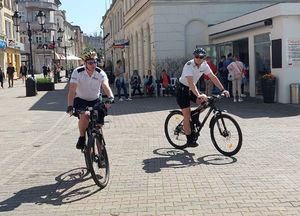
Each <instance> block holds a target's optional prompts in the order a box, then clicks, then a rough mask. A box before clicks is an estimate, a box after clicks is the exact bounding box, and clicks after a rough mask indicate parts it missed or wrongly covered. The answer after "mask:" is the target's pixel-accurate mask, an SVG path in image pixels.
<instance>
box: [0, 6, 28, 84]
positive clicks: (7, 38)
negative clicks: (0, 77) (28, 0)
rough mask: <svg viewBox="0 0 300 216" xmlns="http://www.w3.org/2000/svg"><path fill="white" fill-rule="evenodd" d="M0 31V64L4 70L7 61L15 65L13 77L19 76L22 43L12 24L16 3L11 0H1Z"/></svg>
mask: <svg viewBox="0 0 300 216" xmlns="http://www.w3.org/2000/svg"><path fill="white" fill-rule="evenodd" d="M1 3H2V8H1V10H0V13H1V16H0V17H1V18H0V19H1V27H0V28H1V32H0V65H1V67H2V69H3V71H4V72H6V67H7V66H8V64H9V63H12V65H13V66H14V67H15V69H16V72H17V73H15V78H17V77H18V76H19V69H20V62H21V55H20V52H21V51H22V50H24V44H22V43H20V41H19V37H18V34H17V32H16V28H15V26H14V25H13V20H12V16H13V14H14V11H15V10H16V3H15V1H13V0H4V1H2V2H1Z"/></svg>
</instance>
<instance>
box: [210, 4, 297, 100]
mask: <svg viewBox="0 0 300 216" xmlns="http://www.w3.org/2000/svg"><path fill="white" fill-rule="evenodd" d="M299 26H300V3H280V4H275V5H272V6H269V7H266V8H263V9H260V10H257V11H254V12H252V13H248V14H245V15H243V16H240V17H237V18H235V19H231V20H228V21H226V22H222V23H219V24H217V25H214V26H211V27H209V29H208V32H209V38H210V44H211V45H210V46H211V48H212V49H215V50H216V53H217V54H218V55H219V54H220V53H222V52H223V50H225V49H226V48H227V49H228V51H230V52H233V53H235V54H239V55H240V56H241V58H242V60H243V61H244V62H245V63H246V64H247V65H248V66H249V93H250V96H252V97H260V96H261V75H263V74H265V73H267V72H272V74H274V75H275V76H276V95H275V99H276V101H278V102H280V103H289V102H290V84H292V83H300V73H299V71H300V30H299V28H298V27H299Z"/></svg>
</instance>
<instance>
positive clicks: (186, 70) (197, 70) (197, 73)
mask: <svg viewBox="0 0 300 216" xmlns="http://www.w3.org/2000/svg"><path fill="white" fill-rule="evenodd" d="M210 73H212V70H211V69H210V67H209V65H208V64H207V62H206V61H203V62H202V64H201V65H200V67H198V66H197V65H196V64H195V61H194V59H192V60H190V61H188V62H187V63H186V64H185V65H184V67H183V69H182V74H181V76H180V78H179V82H181V83H182V84H183V85H185V86H189V84H188V81H187V78H186V77H187V76H192V77H193V83H194V84H196V83H197V82H198V80H199V79H200V77H201V76H202V74H206V75H208V74H210Z"/></svg>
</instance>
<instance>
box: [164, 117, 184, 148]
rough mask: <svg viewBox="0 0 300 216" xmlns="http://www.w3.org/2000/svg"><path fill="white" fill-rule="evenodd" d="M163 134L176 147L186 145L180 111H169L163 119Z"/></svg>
mask: <svg viewBox="0 0 300 216" xmlns="http://www.w3.org/2000/svg"><path fill="white" fill-rule="evenodd" d="M165 135H166V137H167V139H168V141H169V143H170V144H171V145H172V146H174V147H175V148H178V149H183V148H185V146H186V136H185V134H184V130H183V115H182V113H181V112H180V111H177V112H172V113H170V114H169V115H168V116H167V118H166V121H165Z"/></svg>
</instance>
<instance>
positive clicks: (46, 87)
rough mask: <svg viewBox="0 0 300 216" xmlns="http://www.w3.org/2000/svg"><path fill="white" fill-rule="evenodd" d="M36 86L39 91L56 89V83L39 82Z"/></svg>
mask: <svg viewBox="0 0 300 216" xmlns="http://www.w3.org/2000/svg"><path fill="white" fill-rule="evenodd" d="M36 88H37V90H38V91H53V90H54V89H55V87H54V83H37V84H36Z"/></svg>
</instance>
